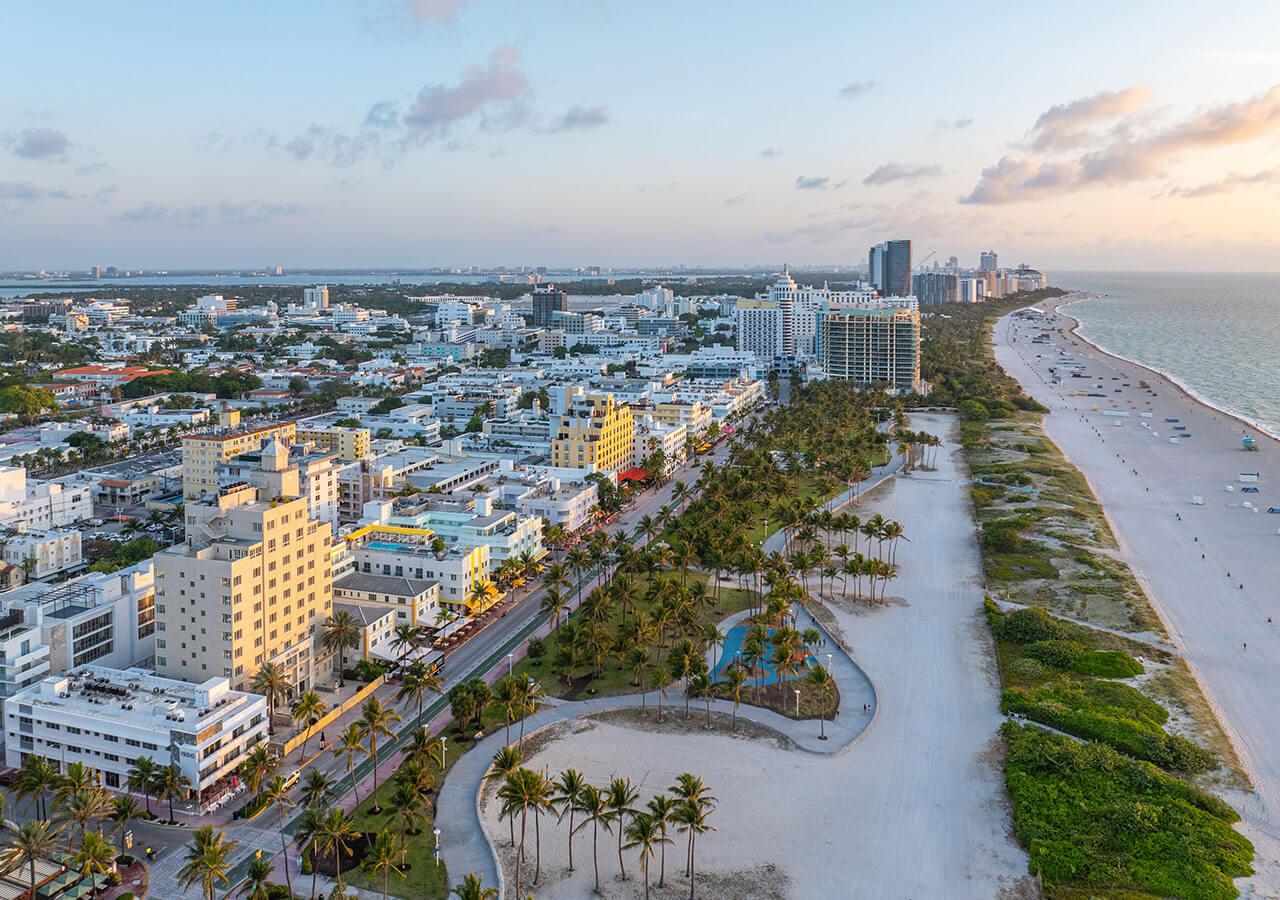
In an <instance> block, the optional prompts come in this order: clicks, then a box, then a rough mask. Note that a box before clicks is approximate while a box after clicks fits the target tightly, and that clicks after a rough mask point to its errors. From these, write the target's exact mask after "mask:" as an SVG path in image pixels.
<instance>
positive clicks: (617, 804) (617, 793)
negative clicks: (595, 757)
mask: <svg viewBox="0 0 1280 900" xmlns="http://www.w3.org/2000/svg"><path fill="white" fill-rule="evenodd" d="M639 798H640V794H639V793H638V792H637V791H636V790H635V789H634V788H632V787H631V779H630V778H626V779H623V778H614V779H612V780H611V781H610V782H609V787H608V789H607V790H606V791H605V801H606V803H608V805H609V814H610V816H612V817H613V819H614V821H616V822H617V823H618V868H619V869H620V870H621V872H622V880H623V881H626V880H627V867H626V865H625V864H624V863H623V861H622V838H623V828H624V825H625V823H626V819H627V817H628V816H634V815H635V809H634V806H633V804H634V803H635V802H636V800H638V799H639Z"/></svg>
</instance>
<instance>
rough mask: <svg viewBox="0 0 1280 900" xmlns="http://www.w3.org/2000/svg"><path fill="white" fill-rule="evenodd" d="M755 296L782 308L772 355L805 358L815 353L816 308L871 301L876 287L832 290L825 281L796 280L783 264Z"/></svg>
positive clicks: (817, 309)
mask: <svg viewBox="0 0 1280 900" xmlns="http://www.w3.org/2000/svg"><path fill="white" fill-rule="evenodd" d="M756 299H757V300H763V301H765V302H766V303H772V304H773V305H774V306H776V307H777V308H778V309H779V310H780V311H781V345H782V347H781V350H780V351H779V352H778V353H777V354H774V355H782V356H798V357H803V358H808V357H810V356H812V355H813V354H814V343H813V338H814V335H815V334H816V333H817V314H818V311H819V310H821V309H822V308H823V307H824V306H841V305H847V304H855V303H868V302H871V301H873V300H875V291H872V290H869V289H855V290H851V291H833V290H831V288H829V287H828V286H827V285H825V284H824V285H823V286H822V287H820V288H819V287H814V286H813V285H802V284H796V282H795V279H793V278H792V277H791V270H790V268H789V267H787V266H784V267H783V269H782V274H781V275H780V276H778V279H777V281H775V282H774V283H773V284H772V285H770V286H769V290H768V292H767V293H765V294H763V295H760V296H758V297H757V298H756ZM739 305H741V304H739ZM762 358H771V357H762Z"/></svg>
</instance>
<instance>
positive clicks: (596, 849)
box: [577, 784, 613, 894]
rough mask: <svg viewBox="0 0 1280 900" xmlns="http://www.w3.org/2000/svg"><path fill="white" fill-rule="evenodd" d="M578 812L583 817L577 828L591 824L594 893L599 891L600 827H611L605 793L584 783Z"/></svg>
mask: <svg viewBox="0 0 1280 900" xmlns="http://www.w3.org/2000/svg"><path fill="white" fill-rule="evenodd" d="M577 810H578V812H580V813H582V814H583V816H585V818H584V819H583V820H582V821H581V822H579V823H578V828H585V827H587V823H590V824H591V858H592V861H593V862H594V864H595V869H596V886H595V893H597V894H598V893H600V846H599V841H600V829H601V827H603V828H604V830H605V831H609V830H610V829H611V826H610V824H609V823H610V822H612V821H613V816H612V814H611V813H610V812H609V805H608V802H607V800H606V798H605V795H604V794H603V793H601V791H600V789H599V788H598V787H596V786H595V785H594V784H586V785H583V787H582V793H581V794H580V795H579V796H578V803H577Z"/></svg>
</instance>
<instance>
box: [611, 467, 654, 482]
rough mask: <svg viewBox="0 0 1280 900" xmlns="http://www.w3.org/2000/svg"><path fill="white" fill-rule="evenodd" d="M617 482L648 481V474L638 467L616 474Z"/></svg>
mask: <svg viewBox="0 0 1280 900" xmlns="http://www.w3.org/2000/svg"><path fill="white" fill-rule="evenodd" d="M618 480H619V481H648V480H649V473H648V472H646V471H645V470H644V469H641V468H639V467H632V468H630V469H627V470H626V471H625V472H619V473H618Z"/></svg>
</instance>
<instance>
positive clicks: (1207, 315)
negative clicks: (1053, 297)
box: [1048, 272, 1280, 437]
mask: <svg viewBox="0 0 1280 900" xmlns="http://www.w3.org/2000/svg"><path fill="white" fill-rule="evenodd" d="M1048 278H1049V283H1050V284H1052V285H1054V286H1056V287H1062V288H1066V289H1068V290H1081V291H1090V292H1093V293H1097V294H1101V295H1103V296H1100V297H1096V298H1091V299H1088V300H1081V301H1079V302H1077V303H1072V304H1071V305H1070V306H1069V307H1068V308H1067V309H1066V310H1065V311H1066V312H1068V313H1070V314H1071V315H1072V316H1074V317H1076V318H1077V319H1079V320H1080V333H1081V334H1082V335H1083V336H1084V337H1086V338H1088V339H1089V340H1090V341H1091V342H1092V343H1094V344H1097V345H1098V346H1099V347H1101V348H1102V349H1103V350H1106V351H1107V352H1108V353H1111V354H1113V355H1115V356H1121V357H1124V358H1125V359H1129V360H1132V361H1134V362H1138V363H1141V364H1143V365H1145V366H1148V367H1149V368H1152V369H1156V370H1157V371H1159V372H1161V373H1163V374H1165V375H1167V376H1169V377H1170V378H1172V379H1174V380H1175V381H1177V382H1178V383H1179V384H1180V385H1182V386H1183V387H1184V388H1186V389H1187V391H1188V392H1190V393H1191V394H1193V395H1194V396H1196V397H1197V398H1199V399H1200V400H1202V401H1204V402H1206V403H1208V404H1210V405H1212V406H1215V407H1217V408H1219V409H1222V410H1225V411H1227V412H1230V413H1233V414H1235V415H1237V416H1240V417H1241V418H1244V419H1248V420H1250V421H1251V422H1253V423H1254V424H1255V425H1257V427H1258V428H1260V429H1261V430H1263V431H1266V432H1268V433H1269V434H1271V435H1273V436H1276V437H1280V274H1278V275H1257V274H1252V275H1246V274H1237V273H1229V274H1227V273H1224V274H1214V273H1193V274H1188V273H1181V272H1054V273H1052V274H1049V276H1048Z"/></svg>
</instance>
